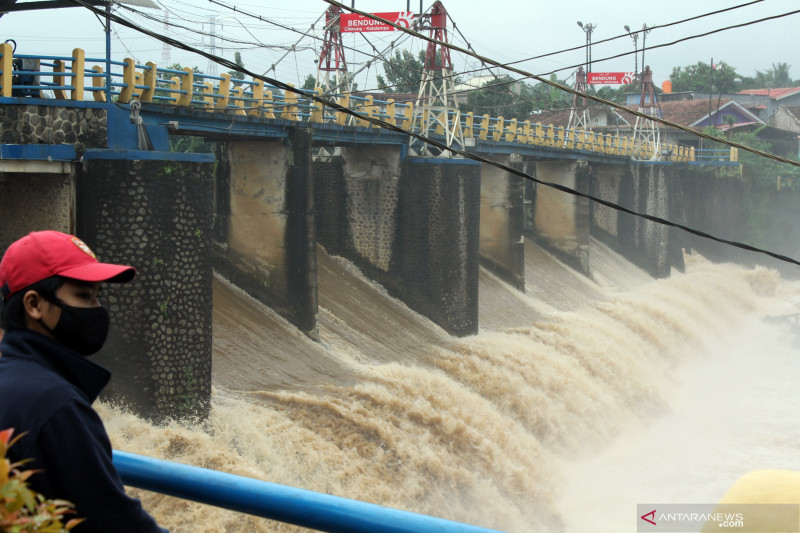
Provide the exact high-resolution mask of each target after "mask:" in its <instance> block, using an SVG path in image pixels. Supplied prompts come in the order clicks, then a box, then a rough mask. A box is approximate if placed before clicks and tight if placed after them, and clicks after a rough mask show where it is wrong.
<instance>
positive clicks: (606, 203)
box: [70, 0, 800, 266]
mask: <svg viewBox="0 0 800 533" xmlns="http://www.w3.org/2000/svg"><path fill="white" fill-rule="evenodd" d="M70 1H71V2H73V3H75V4H77V5H80V6H83V7H85V8H86V9H89V10H91V11H93V12H96V13H101V14H103V15H104V16H108V17H109V18H110V19H111V20H113V21H114V22H115V23H117V24H122V25H123V26H126V27H128V28H131V29H133V30H136V31H139V32H142V33H144V34H146V35H149V36H150V37H153V38H154V39H157V40H160V41H162V42H165V43H167V44H169V45H171V46H175V47H176V48H180V49H182V50H186V51H189V52H192V53H196V54H198V55H200V56H202V57H205V58H206V59H209V60H211V61H216V62H218V63H219V64H220V65H223V66H225V67H228V68H230V69H231V70H237V71H239V72H242V73H243V74H246V75H248V76H251V77H252V78H254V79H259V80H262V81H264V82H267V83H269V84H271V85H273V86H275V87H277V88H280V89H283V90H284V91H289V92H293V93H296V94H301V95H303V96H305V97H306V98H310V99H312V100H314V101H315V102H319V103H321V104H323V105H325V106H327V107H330V108H332V109H334V110H336V111H339V112H341V113H345V114H348V115H351V116H354V117H357V118H359V119H361V120H364V121H366V122H369V123H370V124H374V125H376V126H378V127H382V128H384V129H388V130H391V131H394V132H397V133H401V134H403V135H407V136H410V137H413V138H415V139H417V140H419V141H422V142H424V143H427V144H430V145H431V146H434V147H436V148H438V149H440V150H442V151H445V150H447V151H449V152H451V153H453V154H455V155H460V156H462V157H464V158H465V159H471V160H474V161H478V162H481V163H485V164H488V165H491V166H494V167H496V168H499V169H502V170H504V171H506V172H509V173H511V174H514V175H516V176H520V177H522V178H524V179H528V180H531V181H533V182H535V183H537V184H540V185H543V186H546V187H550V188H553V189H556V190H558V191H561V192H564V193H566V194H570V195H573V196H577V197H580V198H586V199H588V200H590V201H593V202H596V203H598V204H600V205H604V206H606V207H609V208H611V209H614V210H617V211H620V212H623V213H627V214H630V215H633V216H636V217H639V218H643V219H645V220H649V221H651V222H654V223H657V224H661V225H665V226H668V227H674V228H677V229H681V230H683V231H686V232H687V233H691V234H693V235H697V236H699V237H703V238H706V239H710V240H713V241H716V242H720V243H723V244H728V245H730V246H733V247H736V248H740V249H743V250H748V251H751V252H757V253H761V254H764V255H767V256H769V257H772V258H774V259H777V260H779V261H784V262H787V263H792V264H795V265H798V266H800V261H798V260H796V259H793V258H791V257H787V256H784V255H781V254H778V253H775V252H771V251H769V250H764V249H761V248H757V247H754V246H751V245H749V244H744V243H741V242H737V241H731V240H727V239H723V238H720V237H716V236H714V235H711V234H709V233H706V232H703V231H700V230H697V229H694V228H691V227H689V226H685V225H683V224H678V223H676V222H672V221H670V220H667V219H664V218H661V217H657V216H654V215H649V214H647V213H640V212H637V211H634V210H632V209H629V208H627V207H624V206H622V205H619V204H616V203H614V202H610V201H608V200H604V199H602V198H598V197H595V196H593V195H591V194H588V193H584V192H581V191H578V190H575V189H572V188H570V187H566V186H564V185H561V184H558V183H552V182H548V181H544V180H540V179H539V178H536V177H535V176H530V175H528V174H525V173H524V172H522V171H520V170H517V169H515V168H512V167H510V166H508V165H504V164H502V163H498V162H496V161H492V160H490V159H487V158H485V157H482V156H479V155H477V154H473V153H470V152H466V151H464V150H460V149H457V148H454V147H451V146H446V145H445V144H444V143H442V142H440V141H438V140H436V139H432V138H429V137H425V136H423V135H420V134H418V133H415V132H413V131H407V130H404V129H402V128H400V127H399V126H396V125H394V124H391V123H389V122H385V121H383V120H381V119H377V118H375V117H371V116H366V115H361V114H359V113H357V112H355V111H353V110H351V109H349V108H346V107H344V106H342V105H340V104H338V103H337V102H335V101H332V100H328V99H326V98H324V97H322V96H319V95H316V94H313V93H308V92H306V91H302V90H299V89H297V88H295V87H292V86H291V85H289V84H287V83H284V82H282V81H279V80H276V79H273V78H270V77H267V76H263V75H258V74H256V73H255V72H251V71H249V70H247V69H246V68H243V67H241V66H239V65H237V64H236V63H234V62H232V61H230V60H228V59H225V58H223V57H220V56H216V55H214V54H211V53H208V52H206V51H204V50H200V49H198V48H195V47H193V46H191V45H188V44H186V43H183V42H180V41H177V40H175V39H172V38H170V37H167V36H165V35H162V34H160V33H157V32H154V31H152V30H148V29H146V28H142V27H140V26H138V25H136V24H135V23H133V22H131V21H129V20H127V19H124V18H122V17H119V16H118V15H115V14H107V13H105V12H104V11H102V10H100V9H98V8H97V7H95V6H93V5H91V4H89V3H88V2H86V1H85V0H70ZM326 1H327V2H328V3H331V4H334V5H339V6H340V7H345V6H341V4H338V2H335V0H326ZM346 9H347V8H346ZM355 12H358V13H359V14H362V15H365V16H366V15H367V14H365V13H363V12H359V11H355ZM371 17H372V18H377V19H378V20H383V21H384V22H385V23H388V24H391V25H394V24H392V23H391V22H388V21H386V20H385V19H380V18H379V17H374V16H371ZM426 40H430V41H435V40H434V39H430V38H426ZM440 44H444V45H445V46H450V45H446V44H445V43H440ZM453 49H456V48H453ZM459 51H460V50H459ZM485 59H486V61H487V63H492V64H493V63H495V62H494V61H492V60H491V59H488V58H485ZM548 84H552V85H557V84H554V83H553V82H549V83H548ZM570 92H573V93H577V91H574V90H570ZM586 96H587V97H588V98H591V99H594V100H599V101H602V99H600V98H598V97H595V96H591V95H586ZM614 107H619V106H617V105H616V104H614ZM639 115H642V114H641V113H639ZM643 116H644V117H645V118H651V119H652V118H653V117H649V116H647V115H643ZM234 120H235V117H234ZM692 133H696V132H692ZM727 144H730V145H732V146H735V145H737V144H738V143H730V142H728V143H727ZM750 151H752V150H750ZM794 163H795V164H796V165H798V166H800V163H797V162H794Z"/></svg>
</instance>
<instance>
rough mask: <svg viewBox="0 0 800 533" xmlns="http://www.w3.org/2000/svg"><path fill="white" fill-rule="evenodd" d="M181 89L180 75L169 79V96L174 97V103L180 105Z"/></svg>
mask: <svg viewBox="0 0 800 533" xmlns="http://www.w3.org/2000/svg"><path fill="white" fill-rule="evenodd" d="M180 89H181V79H180V78H179V77H178V76H173V77H171V78H170V79H169V97H170V98H171V99H172V103H173V104H175V105H178V100H180V99H181V95H180V93H178V91H180Z"/></svg>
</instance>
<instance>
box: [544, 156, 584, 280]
mask: <svg viewBox="0 0 800 533" xmlns="http://www.w3.org/2000/svg"><path fill="white" fill-rule="evenodd" d="M536 177H538V178H539V179H540V180H542V181H548V182H551V183H557V184H560V185H564V186H565V187H569V188H571V189H576V190H580V191H588V190H589V180H590V168H589V166H588V165H587V164H586V163H585V162H580V161H537V162H536ZM533 212H534V236H535V237H536V239H537V240H538V241H539V242H540V243H541V245H542V246H544V247H545V248H547V249H549V250H550V251H552V252H553V253H554V254H556V255H557V256H558V257H559V258H561V260H563V261H564V262H566V263H567V264H569V265H571V266H572V267H573V268H576V269H578V270H579V271H581V272H583V273H584V274H589V221H590V206H589V200H587V199H585V198H579V197H577V196H574V195H571V194H567V193H565V192H561V191H558V190H556V189H553V188H552V187H547V186H543V185H537V187H536V198H535V206H534V210H533Z"/></svg>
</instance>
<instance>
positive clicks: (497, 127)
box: [492, 117, 506, 141]
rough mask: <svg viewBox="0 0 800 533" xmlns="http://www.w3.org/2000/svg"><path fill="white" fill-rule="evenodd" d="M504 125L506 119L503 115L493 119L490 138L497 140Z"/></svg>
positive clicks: (501, 133)
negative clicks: (492, 129)
mask: <svg viewBox="0 0 800 533" xmlns="http://www.w3.org/2000/svg"><path fill="white" fill-rule="evenodd" d="M505 126H506V119H504V118H503V117H497V118H496V119H495V121H494V131H493V132H492V139H494V140H495V141H499V140H500V138H501V137H502V135H503V130H505Z"/></svg>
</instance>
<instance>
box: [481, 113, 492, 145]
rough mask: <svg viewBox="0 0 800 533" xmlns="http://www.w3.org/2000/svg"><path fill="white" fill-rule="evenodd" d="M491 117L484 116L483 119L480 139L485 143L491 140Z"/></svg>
mask: <svg viewBox="0 0 800 533" xmlns="http://www.w3.org/2000/svg"><path fill="white" fill-rule="evenodd" d="M490 120H491V119H490V118H489V115H486V114H484V115H483V118H482V119H481V130H480V132H479V133H478V138H479V139H480V140H482V141H485V140H486V139H488V138H489V121H490Z"/></svg>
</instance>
